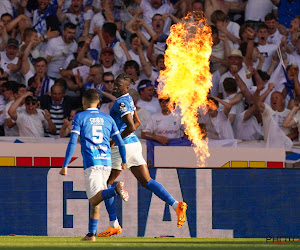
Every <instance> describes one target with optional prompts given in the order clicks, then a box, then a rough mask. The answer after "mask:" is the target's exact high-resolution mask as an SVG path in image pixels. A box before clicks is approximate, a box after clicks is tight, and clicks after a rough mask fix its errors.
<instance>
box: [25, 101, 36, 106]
mask: <svg viewBox="0 0 300 250" xmlns="http://www.w3.org/2000/svg"><path fill="white" fill-rule="evenodd" d="M30 103H31V104H32V105H35V104H36V101H26V102H25V104H26V105H30Z"/></svg>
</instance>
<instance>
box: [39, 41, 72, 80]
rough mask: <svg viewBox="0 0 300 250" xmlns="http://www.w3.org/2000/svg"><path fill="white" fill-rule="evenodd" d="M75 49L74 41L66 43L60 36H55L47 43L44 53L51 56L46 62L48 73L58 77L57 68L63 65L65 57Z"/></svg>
mask: <svg viewBox="0 0 300 250" xmlns="http://www.w3.org/2000/svg"><path fill="white" fill-rule="evenodd" d="M76 51H77V43H76V42H75V41H73V42H71V43H70V44H67V43H65V42H64V41H63V39H62V37H61V36H59V37H56V38H52V39H51V40H49V42H48V43H47V47H46V51H45V54H46V56H51V60H50V62H49V63H48V75H49V76H50V77H53V78H58V77H60V74H59V69H60V68H62V67H63V66H64V63H65V61H66V59H67V57H68V56H69V55H70V54H72V53H74V52H76Z"/></svg>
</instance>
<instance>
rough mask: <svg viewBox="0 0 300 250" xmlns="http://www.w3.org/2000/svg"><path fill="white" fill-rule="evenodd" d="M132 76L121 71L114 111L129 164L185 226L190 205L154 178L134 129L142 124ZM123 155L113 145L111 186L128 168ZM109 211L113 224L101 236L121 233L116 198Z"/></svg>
mask: <svg viewBox="0 0 300 250" xmlns="http://www.w3.org/2000/svg"><path fill="white" fill-rule="evenodd" d="M131 81H132V80H131V78H130V76H129V75H127V74H121V75H119V76H118V77H117V79H116V80H115V86H114V90H113V95H114V96H115V97H117V100H116V101H115V102H114V105H113V106H112V108H111V110H110V115H111V116H112V118H113V119H114V120H115V121H116V124H117V126H118V129H119V130H120V132H121V136H122V138H123V141H124V143H125V147H126V158H127V166H128V168H130V170H131V172H132V174H133V175H134V176H135V177H136V179H137V180H138V182H139V183H141V185H142V186H143V187H145V188H147V189H148V190H150V191H152V192H153V193H154V194H155V195H157V196H158V197H159V198H160V199H161V200H163V201H165V202H167V203H168V204H169V205H170V206H172V207H173V209H174V210H175V211H176V214H177V226H178V227H181V226H182V225H183V223H184V222H185V219H186V209H187V204H186V203H185V202H178V201H176V200H175V199H174V198H173V197H172V196H171V195H170V194H169V193H168V192H167V190H166V189H165V188H164V187H163V186H162V185H161V184H160V183H158V182H156V181H155V180H153V179H151V177H150V174H149V170H148V167H147V164H146V162H145V160H144V158H143V156H142V146H141V143H140V141H139V139H138V138H137V136H136V135H135V133H134V131H135V130H136V128H137V127H139V126H140V124H141V122H140V120H139V117H138V114H137V110H136V108H135V106H134V104H133V100H132V98H131V96H130V95H129V94H128V90H129V85H130V83H131ZM121 162H122V160H121V156H120V154H119V152H118V150H117V147H113V148H112V171H111V174H110V176H109V179H108V182H107V184H108V187H110V186H111V185H112V184H113V182H114V181H115V179H116V178H117V177H118V176H119V174H120V173H121V171H122V169H125V167H123V166H122V164H121ZM105 205H106V209H107V212H108V214H109V220H110V226H109V227H108V228H107V229H106V230H105V231H103V232H101V233H99V234H98V235H97V236H99V237H109V236H111V235H114V234H120V233H121V232H122V228H121V226H120V225H119V222H118V219H117V214H116V209H115V204H114V198H113V197H112V198H110V199H107V200H105Z"/></svg>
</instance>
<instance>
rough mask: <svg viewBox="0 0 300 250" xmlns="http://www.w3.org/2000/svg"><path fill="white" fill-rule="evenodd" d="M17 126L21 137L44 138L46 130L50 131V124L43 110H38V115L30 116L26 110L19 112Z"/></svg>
mask: <svg viewBox="0 0 300 250" xmlns="http://www.w3.org/2000/svg"><path fill="white" fill-rule="evenodd" d="M17 113H18V116H17V120H16V123H17V126H18V128H19V133H20V136H21V137H44V129H48V122H47V120H46V119H45V117H44V115H43V110H41V109H37V114H32V115H30V114H28V113H27V112H26V109H23V110H17Z"/></svg>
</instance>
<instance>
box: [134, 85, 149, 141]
mask: <svg viewBox="0 0 300 250" xmlns="http://www.w3.org/2000/svg"><path fill="white" fill-rule="evenodd" d="M129 95H130V96H131V97H132V99H133V102H134V106H135V107H136V110H137V113H138V116H139V118H140V121H141V125H140V126H139V127H138V128H136V130H135V135H136V136H137V137H138V138H139V139H141V138H142V131H143V129H144V128H145V127H146V124H147V122H148V120H149V119H150V117H151V114H150V113H149V112H148V111H147V110H146V109H144V108H140V107H139V106H138V105H137V102H138V101H139V99H140V95H139V93H138V92H137V91H136V90H134V89H129Z"/></svg>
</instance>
